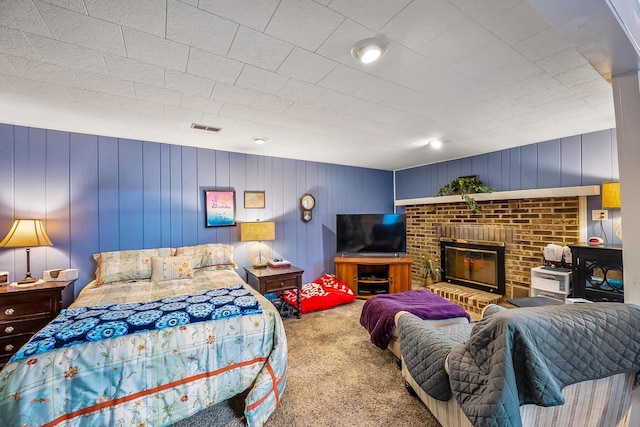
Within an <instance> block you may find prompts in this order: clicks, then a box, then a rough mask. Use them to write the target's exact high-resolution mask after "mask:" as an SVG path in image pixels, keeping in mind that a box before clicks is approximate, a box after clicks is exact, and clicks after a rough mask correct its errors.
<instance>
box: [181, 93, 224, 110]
mask: <svg viewBox="0 0 640 427" xmlns="http://www.w3.org/2000/svg"><path fill="white" fill-rule="evenodd" d="M223 104H224V102H222V101H217V100H214V99H209V98H202V97H199V96H191V95H182V102H181V103H180V106H181V107H183V108H188V109H190V110H199V111H204V112H207V113H212V114H218V113H219V112H220V109H221V108H222V105H223Z"/></svg>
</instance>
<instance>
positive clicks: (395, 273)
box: [333, 256, 413, 299]
mask: <svg viewBox="0 0 640 427" xmlns="http://www.w3.org/2000/svg"><path fill="white" fill-rule="evenodd" d="M333 261H334V262H335V263H336V278H337V279H338V280H340V281H342V282H345V283H347V284H348V285H349V287H350V288H351V290H352V291H353V293H354V294H355V295H356V297H358V298H363V299H366V298H371V297H372V296H375V295H379V294H395V293H398V292H405V291H409V290H411V265H412V264H413V260H412V259H411V258H409V257H342V256H337V257H335V258H334V259H333Z"/></svg>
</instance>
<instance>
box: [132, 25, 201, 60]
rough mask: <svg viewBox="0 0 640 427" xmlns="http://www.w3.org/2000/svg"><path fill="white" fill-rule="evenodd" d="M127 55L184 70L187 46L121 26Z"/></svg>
mask: <svg viewBox="0 0 640 427" xmlns="http://www.w3.org/2000/svg"><path fill="white" fill-rule="evenodd" d="M122 34H123V35H124V40H125V45H126V46H127V57H128V58H130V59H135V60H137V61H140V62H146V63H149V64H154V65H160V66H162V67H166V68H170V69H172V70H178V71H185V70H186V69H187V59H188V58H189V46H186V45H184V44H180V43H176V42H173V41H170V40H166V39H163V38H160V37H156V36H152V35H150V34H147V33H143V32H141V31H136V30H132V29H130V28H122Z"/></svg>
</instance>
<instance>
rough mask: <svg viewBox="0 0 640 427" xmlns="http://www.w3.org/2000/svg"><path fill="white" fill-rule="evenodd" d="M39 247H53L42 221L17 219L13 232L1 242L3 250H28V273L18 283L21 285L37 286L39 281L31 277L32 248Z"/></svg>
mask: <svg viewBox="0 0 640 427" xmlns="http://www.w3.org/2000/svg"><path fill="white" fill-rule="evenodd" d="M37 246H53V243H51V240H50V239H49V236H47V232H46V231H45V230H44V224H43V223H42V220H40V219H16V220H15V221H13V225H12V226H11V230H9V232H8V233H7V235H6V236H5V237H4V239H2V241H1V242H0V247H3V248H26V249H25V250H26V252H27V273H26V275H25V276H24V279H22V280H20V281H19V282H18V284H19V285H25V284H27V285H28V284H35V283H36V282H37V281H38V279H36V278H34V277H31V248H34V247H37Z"/></svg>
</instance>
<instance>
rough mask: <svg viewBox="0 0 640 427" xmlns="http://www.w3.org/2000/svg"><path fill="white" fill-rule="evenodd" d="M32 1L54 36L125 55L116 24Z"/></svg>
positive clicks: (35, 0) (122, 41)
mask: <svg viewBox="0 0 640 427" xmlns="http://www.w3.org/2000/svg"><path fill="white" fill-rule="evenodd" d="M34 3H35V5H36V6H37V8H38V11H39V12H40V14H41V15H42V17H43V19H44V21H45V22H46V24H47V27H48V28H49V29H50V30H51V33H53V37H55V38H56V39H57V40H60V41H64V42H67V43H74V44H78V45H80V46H84V47H88V48H91V49H96V50H101V51H103V52H108V53H112V54H114V55H120V56H124V55H125V48H124V40H122V31H121V27H120V26H119V25H116V24H112V23H110V22H106V21H103V20H101V19H96V18H92V17H90V16H86V15H82V14H79V13H75V12H72V11H70V10H67V9H63V8H60V7H57V6H53V5H50V4H47V3H42V2H40V1H37V0H34ZM45 37H47V35H45Z"/></svg>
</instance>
